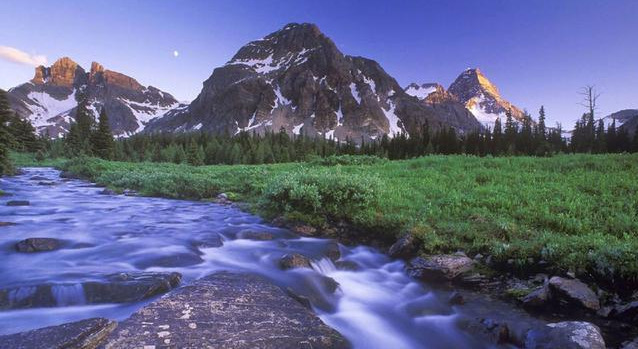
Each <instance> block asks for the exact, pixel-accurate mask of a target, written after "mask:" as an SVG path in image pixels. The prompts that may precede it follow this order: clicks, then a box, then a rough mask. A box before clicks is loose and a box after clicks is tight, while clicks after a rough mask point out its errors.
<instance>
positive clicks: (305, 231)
mask: <svg viewBox="0 0 638 349" xmlns="http://www.w3.org/2000/svg"><path fill="white" fill-rule="evenodd" d="M290 230H292V231H293V232H294V233H296V234H299V235H301V236H315V235H316V234H317V228H315V227H313V226H310V225H307V224H295V225H293V226H292V227H290Z"/></svg>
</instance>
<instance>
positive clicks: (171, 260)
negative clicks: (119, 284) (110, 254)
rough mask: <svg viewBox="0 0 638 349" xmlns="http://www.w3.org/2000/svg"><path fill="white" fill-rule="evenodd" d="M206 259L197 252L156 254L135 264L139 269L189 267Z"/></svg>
mask: <svg viewBox="0 0 638 349" xmlns="http://www.w3.org/2000/svg"><path fill="white" fill-rule="evenodd" d="M203 261H204V260H203V259H202V257H200V256H199V255H198V254H197V253H189V252H183V253H175V254H172V255H167V256H156V257H150V258H144V259H141V260H139V261H137V262H135V263H133V265H135V267H136V268H139V269H147V268H150V267H163V268H178V267H188V266H191V265H196V264H200V263H202V262H203Z"/></svg>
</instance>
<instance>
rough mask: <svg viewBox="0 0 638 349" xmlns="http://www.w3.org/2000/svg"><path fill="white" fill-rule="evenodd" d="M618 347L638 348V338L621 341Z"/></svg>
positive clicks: (625, 348) (621, 348)
mask: <svg viewBox="0 0 638 349" xmlns="http://www.w3.org/2000/svg"><path fill="white" fill-rule="evenodd" d="M620 349H638V338H635V339H634V340H632V341H626V342H623V343H622V345H621V347H620Z"/></svg>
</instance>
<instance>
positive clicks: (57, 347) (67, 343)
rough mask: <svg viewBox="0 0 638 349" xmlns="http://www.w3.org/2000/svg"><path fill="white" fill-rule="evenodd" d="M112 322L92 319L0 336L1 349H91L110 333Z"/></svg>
mask: <svg viewBox="0 0 638 349" xmlns="http://www.w3.org/2000/svg"><path fill="white" fill-rule="evenodd" d="M116 326H117V324H116V323H115V322H114V321H111V320H107V319H102V318H92V319H86V320H82V321H77V322H72V323H68V324H64V325H59V326H51V327H45V328H40V329H37V330H32V331H27V332H21V333H16V334H10V335H6V336H0V347H1V348H25V349H26V348H29V349H63V348H64V349H93V348H97V347H98V345H100V343H101V342H102V340H104V338H105V337H106V336H108V334H109V333H111V332H112V331H113V330H114V329H115V327H116Z"/></svg>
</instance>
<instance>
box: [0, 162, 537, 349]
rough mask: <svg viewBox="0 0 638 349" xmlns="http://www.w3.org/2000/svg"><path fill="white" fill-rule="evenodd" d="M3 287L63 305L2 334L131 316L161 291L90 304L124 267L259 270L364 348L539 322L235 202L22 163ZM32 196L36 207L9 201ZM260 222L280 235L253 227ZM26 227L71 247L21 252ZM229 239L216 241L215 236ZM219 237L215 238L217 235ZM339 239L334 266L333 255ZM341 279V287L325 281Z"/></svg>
mask: <svg viewBox="0 0 638 349" xmlns="http://www.w3.org/2000/svg"><path fill="white" fill-rule="evenodd" d="M0 189H2V190H3V191H5V192H7V193H10V195H8V196H2V197H0V221H6V222H13V223H16V224H15V225H9V226H3V227H0V260H1V261H2V262H1V264H0V289H5V288H11V289H13V290H17V291H14V292H12V293H11V297H21V296H23V294H26V293H29V292H32V291H30V290H32V289H33V287H34V286H37V285H41V284H51V285H53V286H52V288H51V292H52V294H53V297H54V298H55V301H56V305H57V306H53V307H43V308H26V309H10V310H2V311H0V334H9V333H16V332H21V331H25V330H30V329H34V328H40V327H44V326H51V325H57V324H61V323H65V322H70V321H77V320H80V319H86V318H91V317H106V318H110V319H114V320H123V319H125V318H127V317H128V316H130V315H131V314H132V313H133V312H135V311H136V310H138V309H139V308H140V307H142V306H143V305H145V304H146V303H148V302H150V301H152V300H153V299H147V300H145V301H141V302H135V303H125V304H86V303H87V302H86V299H85V297H84V294H83V288H82V283H84V282H87V281H94V280H101V279H102V278H103V277H104V275H108V274H114V273H123V272H139V271H150V272H179V273H181V274H182V275H183V279H182V285H183V284H188V283H189V282H192V281H193V280H195V279H198V278H200V277H203V276H206V275H209V274H211V273H213V272H215V271H220V270H229V271H242V272H245V271H248V272H254V273H258V274H260V275H262V276H264V277H266V278H267V279H269V280H270V281H271V282H273V283H274V284H276V285H278V286H280V287H282V288H283V289H288V290H293V291H294V293H296V294H299V295H303V296H305V297H307V298H308V299H310V300H311V305H312V308H313V310H314V311H315V313H316V314H317V315H318V316H319V317H320V318H321V319H322V320H323V321H324V322H325V323H326V324H327V325H329V326H331V327H333V328H335V329H336V330H337V331H339V332H340V333H341V334H343V336H344V337H346V338H347V339H348V340H349V341H350V342H351V343H352V345H353V346H354V347H355V348H443V347H445V348H495V347H507V346H496V345H495V344H493V343H490V342H488V341H486V340H484V339H483V338H482V337H481V336H477V335H475V334H472V332H470V331H465V330H463V329H462V328H463V326H460V324H461V323H463V322H464V321H472V319H475V318H477V317H479V318H497V319H503V320H505V321H508V324H509V325H510V330H513V331H517V329H520V331H523V329H526V328H529V327H530V326H536V325H540V324H542V322H541V321H540V320H537V319H534V318H531V317H530V316H529V315H526V314H525V313H524V312H522V311H520V310H517V309H514V308H513V307H512V306H511V305H509V304H507V303H503V302H500V301H498V300H495V299H492V298H491V297H489V296H488V295H482V294H478V293H472V292H469V291H464V294H463V295H464V297H465V299H466V304H465V305H461V306H452V305H449V302H448V299H449V297H450V294H451V290H446V289H440V288H436V287H434V286H432V285H427V284H424V283H422V282H417V281H415V280H413V279H411V278H410V277H408V275H407V274H406V273H405V271H404V267H405V265H404V262H402V261H397V260H391V259H389V258H388V257H387V256H386V255H384V254H382V253H381V252H379V251H378V250H376V249H374V248H370V247H366V246H343V245H336V243H335V242H334V241H333V240H328V239H318V238H307V237H299V236H297V235H295V234H294V233H292V232H291V231H289V230H286V229H282V228H277V227H273V226H271V225H269V224H268V223H267V222H265V221H263V220H262V219H261V218H259V217H257V216H255V215H252V214H249V213H246V212H243V211H241V210H239V209H238V208H235V207H233V206H230V205H220V204H215V203H207V202H196V201H186V200H171V199H161V198H147V197H135V196H125V195H101V194H100V192H101V191H102V190H103V188H100V187H97V186H95V185H93V184H91V183H88V182H85V181H80V180H66V179H62V178H60V172H59V171H57V170H55V169H51V168H25V169H23V173H22V174H21V175H18V176H15V177H7V178H2V179H0ZM9 200H28V201H29V202H30V205H28V206H7V205H6V202H8V201H9ZM255 232H258V233H259V234H264V233H265V234H267V235H271V236H272V239H262V240H259V239H250V238H247V237H249V236H251V234H254V233H255ZM29 237H51V238H56V239H59V240H61V241H62V248H61V249H58V250H55V251H50V252H39V253H19V252H16V250H15V248H14V246H15V244H16V243H17V242H18V241H20V240H23V239H25V238H29ZM219 240H221V241H222V245H221V246H216V245H215V241H219ZM208 242H210V243H208ZM337 247H338V249H339V250H340V253H341V258H340V259H339V262H338V263H336V264H337V265H339V264H341V265H356V266H357V268H356V269H354V270H350V269H344V268H337V266H335V263H334V262H333V261H332V260H331V259H329V258H327V254H328V253H329V251H334V250H335V249H336V248H337ZM293 252H296V253H300V254H303V255H305V256H308V257H310V258H311V259H312V260H313V262H312V269H307V268H297V269H290V270H281V269H280V268H279V259H280V258H281V257H282V256H283V255H285V254H288V253H293ZM325 277H330V278H332V279H334V280H335V281H336V282H337V283H338V284H339V287H338V289H337V290H336V291H335V292H331V291H330V290H328V289H327V287H326V285H325V283H323V282H321V280H324V279H325Z"/></svg>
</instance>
